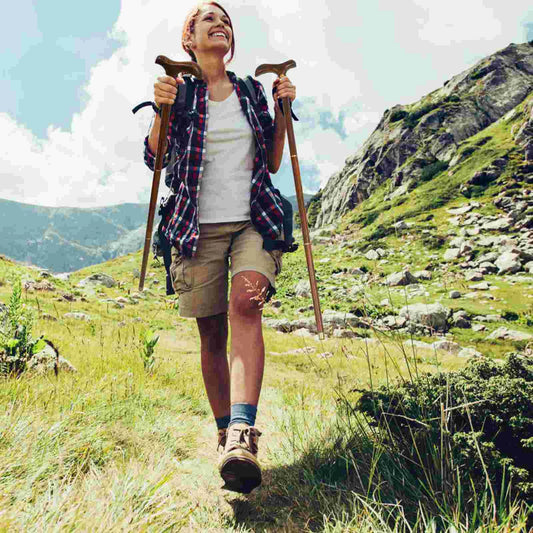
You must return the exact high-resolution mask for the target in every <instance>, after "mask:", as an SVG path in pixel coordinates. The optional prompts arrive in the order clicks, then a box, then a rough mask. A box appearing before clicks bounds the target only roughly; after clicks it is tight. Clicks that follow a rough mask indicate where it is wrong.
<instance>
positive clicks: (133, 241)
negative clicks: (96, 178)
mask: <svg viewBox="0 0 533 533" xmlns="http://www.w3.org/2000/svg"><path fill="white" fill-rule="evenodd" d="M147 216H148V205H145V204H121V205H117V206H112V207H100V208H92V209H82V208H69V207H42V206H36V205H28V204H22V203H18V202H12V201H10V200H2V199H0V254H4V255H6V256H8V257H11V258H12V259H15V260H17V261H21V262H24V263H29V264H32V265H36V266H39V267H42V268H47V269H50V270H52V271H53V272H70V271H73V270H78V269H80V268H82V267H84V266H88V265H92V264H95V263H101V262H103V261H106V260H108V259H112V258H114V257H117V256H120V255H124V254H127V253H129V252H133V251H136V250H138V249H139V248H141V247H142V246H143V240H144V232H145V231H146V229H145V228H146V219H147Z"/></svg>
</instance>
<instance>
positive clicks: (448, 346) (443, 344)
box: [431, 340, 461, 353]
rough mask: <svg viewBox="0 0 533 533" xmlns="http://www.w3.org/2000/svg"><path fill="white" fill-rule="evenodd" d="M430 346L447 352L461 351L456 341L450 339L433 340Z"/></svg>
mask: <svg viewBox="0 0 533 533" xmlns="http://www.w3.org/2000/svg"><path fill="white" fill-rule="evenodd" d="M431 346H432V347H433V348H434V349H435V350H444V351H445V352H449V353H459V352H460V351H461V346H460V345H459V344H457V343H456V342H452V341H446V340H442V341H435V342H434V343H432V344H431Z"/></svg>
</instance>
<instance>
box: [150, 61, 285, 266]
mask: <svg viewBox="0 0 533 533" xmlns="http://www.w3.org/2000/svg"><path fill="white" fill-rule="evenodd" d="M227 73H228V77H229V78H230V80H231V82H232V83H233V87H234V90H235V91H236V93H237V97H238V98H239V101H240V103H241V108H242V110H243V113H244V115H245V116H246V118H247V120H248V122H249V124H250V126H251V127H252V130H253V132H254V135H255V140H256V143H255V147H256V149H255V157H254V168H253V171H252V175H251V180H252V190H251V194H250V219H251V222H252V223H253V224H254V226H255V227H256V229H257V231H258V232H259V233H260V234H261V235H263V236H265V237H269V238H271V239H279V238H281V230H282V224H283V207H282V203H281V196H280V193H279V191H278V190H277V189H276V188H275V187H274V186H273V185H272V181H271V180H270V174H269V171H268V154H267V147H268V148H270V147H271V146H272V142H273V135H274V121H273V120H272V117H271V115H270V113H269V111H268V102H267V99H266V95H265V91H264V89H263V86H262V84H261V83H260V82H258V81H257V80H255V79H254V80H253V83H254V86H255V88H256V94H257V95H258V98H257V105H256V107H255V108H254V106H252V104H251V102H250V100H249V98H248V97H247V96H245V95H244V94H242V92H241V90H240V87H239V85H238V83H237V77H236V75H235V74H234V73H233V72H230V71H227ZM192 80H193V85H194V87H193V88H194V98H193V109H192V110H183V111H181V112H180V111H179V110H178V109H177V108H176V107H175V106H173V108H172V110H171V113H170V121H169V134H168V135H167V140H168V148H167V153H166V154H165V156H164V158H163V168H165V167H166V166H167V165H168V163H169V161H170V154H171V150H176V151H177V152H176V162H175V164H174V169H173V170H172V172H173V175H174V177H173V179H172V186H173V187H172V188H173V189H174V190H175V191H176V205H175V208H174V211H173V213H172V216H171V218H170V220H169V222H168V225H166V227H165V236H166V237H167V239H168V240H169V242H170V243H171V245H173V246H175V247H176V248H177V249H178V251H179V253H180V254H182V255H184V256H187V257H193V256H194V254H195V253H196V249H197V246H198V239H199V237H200V229H199V225H198V194H199V192H200V186H201V176H202V172H203V166H202V158H203V155H204V154H205V141H206V133H207V121H208V118H209V117H208V109H207V105H208V104H207V101H208V93H207V84H206V83H205V82H204V81H203V80H198V79H196V78H194V77H193V78H192ZM256 111H257V113H256ZM144 162H145V163H146V165H147V166H148V168H149V169H150V170H152V171H153V170H154V165H155V154H154V153H153V152H152V151H151V150H150V147H149V146H148V136H146V138H145V140H144ZM167 177H168V175H167Z"/></svg>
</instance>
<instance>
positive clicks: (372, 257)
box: [365, 250, 379, 261]
mask: <svg viewBox="0 0 533 533" xmlns="http://www.w3.org/2000/svg"><path fill="white" fill-rule="evenodd" d="M365 257H366V258H367V259H368V260H370V261H375V260H376V259H379V254H378V253H377V252H376V250H369V251H368V252H367V253H366V254H365Z"/></svg>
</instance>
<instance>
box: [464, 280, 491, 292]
mask: <svg viewBox="0 0 533 533" xmlns="http://www.w3.org/2000/svg"><path fill="white" fill-rule="evenodd" d="M468 288H469V289H474V290H475V291H488V290H489V289H490V285H489V284H488V283H487V282H486V281H482V282H481V283H477V284H476V285H469V286H468Z"/></svg>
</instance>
